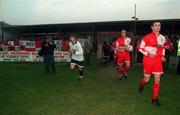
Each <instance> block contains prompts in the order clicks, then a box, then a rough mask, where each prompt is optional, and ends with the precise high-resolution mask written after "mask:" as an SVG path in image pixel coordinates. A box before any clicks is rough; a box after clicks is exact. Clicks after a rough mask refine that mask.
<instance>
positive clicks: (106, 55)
mask: <svg viewBox="0 0 180 115" xmlns="http://www.w3.org/2000/svg"><path fill="white" fill-rule="evenodd" d="M110 49H111V48H110V46H109V45H108V44H107V42H106V41H104V44H103V46H102V57H103V63H104V67H106V66H107V62H108V61H109V58H110Z"/></svg>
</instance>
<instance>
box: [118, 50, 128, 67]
mask: <svg viewBox="0 0 180 115" xmlns="http://www.w3.org/2000/svg"><path fill="white" fill-rule="evenodd" d="M124 62H130V54H129V52H119V53H118V57H117V63H118V65H122V64H123V63H124Z"/></svg>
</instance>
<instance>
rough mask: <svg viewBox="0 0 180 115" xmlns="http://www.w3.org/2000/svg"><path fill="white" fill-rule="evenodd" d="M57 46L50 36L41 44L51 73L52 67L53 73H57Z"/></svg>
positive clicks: (48, 71)
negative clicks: (55, 51)
mask: <svg viewBox="0 0 180 115" xmlns="http://www.w3.org/2000/svg"><path fill="white" fill-rule="evenodd" d="M55 48H56V45H55V44H54V42H53V41H52V38H51V37H50V36H47V37H46V41H44V42H43V43H42V45H41V51H42V56H43V60H44V64H45V69H46V73H47V74H50V67H51V69H52V72H53V74H55V72H56V68H55V63H54V49H55Z"/></svg>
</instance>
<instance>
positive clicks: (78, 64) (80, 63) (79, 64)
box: [70, 59, 84, 67]
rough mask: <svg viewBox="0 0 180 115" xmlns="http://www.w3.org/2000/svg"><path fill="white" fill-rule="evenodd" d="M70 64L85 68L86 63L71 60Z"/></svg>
mask: <svg viewBox="0 0 180 115" xmlns="http://www.w3.org/2000/svg"><path fill="white" fill-rule="evenodd" d="M70 64H75V65H77V66H78V67H84V61H77V60H74V59H71V62H70Z"/></svg>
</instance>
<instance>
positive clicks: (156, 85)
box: [152, 83, 160, 100]
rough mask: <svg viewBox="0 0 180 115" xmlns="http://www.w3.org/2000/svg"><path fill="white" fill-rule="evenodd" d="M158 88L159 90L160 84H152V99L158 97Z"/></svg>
mask: <svg viewBox="0 0 180 115" xmlns="http://www.w3.org/2000/svg"><path fill="white" fill-rule="evenodd" d="M159 90H160V84H159V83H158V84H157V83H156V84H155V83H154V85H153V95H152V99H153V100H155V99H157V97H158V94H159Z"/></svg>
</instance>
